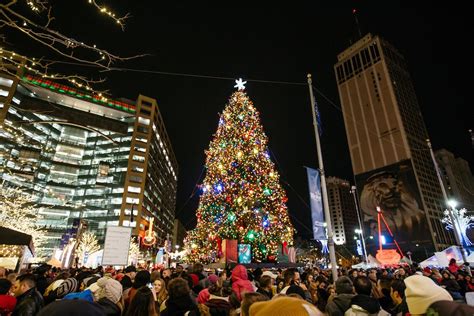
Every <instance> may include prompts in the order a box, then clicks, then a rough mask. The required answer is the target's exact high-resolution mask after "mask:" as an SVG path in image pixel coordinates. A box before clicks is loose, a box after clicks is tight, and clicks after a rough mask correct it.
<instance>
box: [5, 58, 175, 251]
mask: <svg viewBox="0 0 474 316" xmlns="http://www.w3.org/2000/svg"><path fill="white" fill-rule="evenodd" d="M2 54H3V55H6V54H8V53H7V52H5V51H3V52H2ZM6 57H8V56H6ZM16 58H19V57H18V56H17V57H16ZM5 60H8V59H7V58H2V61H1V63H2V65H1V66H2V69H7V67H10V64H8V63H6V62H5ZM19 62H21V60H19ZM14 68H15V69H17V72H16V73H13V72H11V71H2V72H0V104H1V107H0V181H5V184H6V185H12V186H18V187H21V188H23V189H24V190H25V191H28V192H29V193H31V194H32V195H33V196H34V197H35V199H36V201H37V202H36V203H37V205H38V208H39V215H40V216H41V219H40V220H39V224H40V225H41V226H42V227H43V228H44V229H46V230H47V232H48V242H47V245H45V247H44V248H45V249H44V251H45V252H48V253H49V254H50V253H51V251H53V250H54V249H56V248H58V247H60V246H61V244H62V243H63V244H64V243H65V242H67V239H68V233H69V232H70V231H71V229H72V226H73V222H74V219H76V222H77V219H81V220H83V221H85V222H87V227H88V229H89V230H92V231H94V232H95V233H96V235H97V237H98V239H99V241H103V239H104V237H105V235H104V234H105V230H106V227H107V226H117V225H121V226H129V227H132V228H133V231H132V234H134V235H137V236H141V237H144V236H145V235H146V232H147V231H148V228H149V226H150V223H152V222H153V229H152V232H153V235H154V236H153V237H154V238H155V240H156V243H157V244H158V245H159V244H160V243H162V242H163V241H164V239H165V238H166V236H167V234H172V232H173V224H174V212H175V204H176V188H177V175H178V165H177V161H176V158H175V156H174V153H173V149H172V146H171V142H170V140H169V138H168V135H167V133H166V129H165V126H164V123H163V119H162V117H161V115H160V111H159V107H158V105H157V102H156V100H154V99H152V98H148V97H146V96H143V95H139V96H138V98H137V101H136V102H133V101H130V100H124V99H120V100H119V99H117V100H114V99H111V98H105V97H102V96H100V95H96V94H93V93H91V92H89V91H86V90H80V89H76V88H73V87H71V86H67V85H63V84H60V83H58V82H55V81H51V80H48V79H44V78H41V77H37V76H34V75H31V74H29V73H27V72H25V71H24V68H22V67H20V66H18V67H14ZM152 219H153V220H152Z"/></svg>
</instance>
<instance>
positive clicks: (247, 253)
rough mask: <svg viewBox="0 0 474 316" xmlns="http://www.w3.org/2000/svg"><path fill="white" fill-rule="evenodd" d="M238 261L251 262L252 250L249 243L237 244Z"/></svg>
mask: <svg viewBox="0 0 474 316" xmlns="http://www.w3.org/2000/svg"><path fill="white" fill-rule="evenodd" d="M238 248H239V263H244V264H245V263H251V262H252V255H251V253H252V251H251V246H250V245H249V244H239V247H238Z"/></svg>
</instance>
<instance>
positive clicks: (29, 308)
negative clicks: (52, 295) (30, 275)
mask: <svg viewBox="0 0 474 316" xmlns="http://www.w3.org/2000/svg"><path fill="white" fill-rule="evenodd" d="M43 305H44V302H43V297H42V296H41V294H40V293H39V292H38V291H37V290H36V288H31V289H29V290H28V291H26V292H25V293H23V294H21V295H20V296H18V297H17V303H16V306H15V310H14V311H13V314H12V316H34V315H36V314H37V313H38V312H39V310H40V309H41V308H42V307H43Z"/></svg>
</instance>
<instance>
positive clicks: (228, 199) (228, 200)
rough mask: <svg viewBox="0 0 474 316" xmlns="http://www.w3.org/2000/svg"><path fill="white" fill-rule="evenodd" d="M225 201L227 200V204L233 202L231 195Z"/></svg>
mask: <svg viewBox="0 0 474 316" xmlns="http://www.w3.org/2000/svg"><path fill="white" fill-rule="evenodd" d="M225 200H226V202H227V203H230V202H232V198H231V197H230V195H228V196H227V197H226V198H225Z"/></svg>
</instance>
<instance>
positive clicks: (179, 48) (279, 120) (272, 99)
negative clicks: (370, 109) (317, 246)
mask: <svg viewBox="0 0 474 316" xmlns="http://www.w3.org/2000/svg"><path fill="white" fill-rule="evenodd" d="M175 2H176V4H171V5H170V4H166V5H163V4H161V3H162V1H109V3H114V4H113V6H111V7H112V8H113V10H114V12H115V13H117V14H121V13H122V14H125V13H127V12H129V13H130V14H131V15H132V17H131V18H130V19H129V20H128V21H127V24H126V30H125V32H122V31H121V30H120V28H119V27H117V25H116V24H114V23H113V21H110V20H108V19H106V18H105V17H104V16H101V15H100V14H99V13H97V11H96V10H95V9H93V8H92V7H91V6H89V5H87V1H76V0H68V1H54V3H56V4H55V11H53V12H55V13H56V17H57V20H55V21H54V22H53V24H52V25H53V27H55V28H57V29H60V30H61V31H63V32H64V33H66V34H70V35H73V37H75V38H77V39H80V40H82V41H84V42H89V43H94V44H97V45H98V46H100V47H102V48H105V49H107V50H109V51H111V52H113V53H116V54H119V55H122V56H129V55H134V54H143V53H146V54H150V55H149V56H147V57H143V58H140V59H136V60H133V61H129V62H126V63H122V64H117V65H116V66H117V67H124V68H133V69H142V70H151V71H161V72H172V73H183V74H195V75H205V76H216V77H227V78H239V77H242V78H244V79H246V80H248V81H249V83H248V84H247V93H248V95H249V96H250V98H251V99H252V100H253V102H254V104H255V106H256V107H257V109H258V110H259V111H260V113H261V120H262V123H263V127H264V130H265V132H266V134H267V136H268V137H269V146H270V150H271V153H272V160H273V161H274V162H276V166H277V168H278V171H279V172H280V174H281V177H282V180H283V181H284V183H283V186H284V188H285V190H286V191H287V194H288V197H289V201H288V206H289V210H290V216H291V218H292V221H293V223H294V225H295V227H296V228H297V230H298V231H299V233H300V235H302V236H304V237H309V236H310V235H311V231H310V227H311V221H310V212H309V209H308V207H307V206H306V203H309V197H308V189H307V180H306V173H305V170H304V168H303V166H311V167H316V166H317V161H316V147H315V140H314V132H313V129H312V118H311V108H310V104H309V96H308V87H307V86H305V85H285V84H276V83H262V82H252V81H251V79H257V80H266V81H286V82H298V83H305V82H306V74H307V73H308V72H310V73H312V74H313V78H314V85H315V86H316V87H317V88H318V89H319V90H320V91H321V92H322V93H323V94H324V95H325V96H326V97H327V98H328V99H330V100H331V102H332V103H334V104H331V103H330V102H328V101H327V100H326V99H325V98H323V96H321V95H320V94H317V95H316V98H317V101H318V102H319V106H320V112H321V117H322V122H323V136H322V146H323V155H324V159H325V166H326V173H327V175H333V176H338V177H342V178H345V179H348V180H350V181H351V182H353V175H352V168H351V163H350V157H349V152H348V149H347V140H346V134H345V130H344V123H343V119H342V113H341V112H340V110H338V109H337V107H339V97H338V94H337V86H336V81H335V76H334V70H333V66H334V64H335V63H336V60H337V54H338V53H340V52H341V51H342V50H344V49H345V48H347V47H348V46H349V44H350V42H351V40H352V41H353V40H354V38H355V36H356V35H357V27H356V25H355V22H354V18H353V15H352V9H353V8H354V7H356V8H357V10H358V19H359V24H360V29H361V32H362V34H363V35H364V34H365V33H367V32H371V33H372V34H376V35H380V36H382V37H384V38H385V39H387V40H388V41H389V42H391V43H392V44H393V45H394V46H395V47H397V48H398V50H399V51H400V52H401V53H402V54H403V55H404V56H405V58H406V60H407V63H408V66H409V71H410V73H411V75H412V78H413V80H414V85H415V90H416V92H417V96H418V100H419V103H420V106H421V111H422V114H423V116H424V119H425V123H426V125H427V128H428V132H429V135H430V137H431V140H432V143H433V146H434V148H435V149H438V148H442V147H444V148H447V149H448V150H450V151H452V152H454V153H455V155H456V156H462V157H463V158H465V159H467V160H469V161H471V166H472V146H471V140H470V135H469V133H468V129H469V128H473V126H472V117H473V115H472V112H470V111H469V108H470V107H471V108H472V97H471V96H470V94H471V93H472V92H471V90H472V89H471V87H470V85H471V83H472V78H471V77H470V75H471V74H472V71H473V62H472V58H471V51H470V50H469V49H468V47H470V45H471V43H470V42H471V41H472V39H473V38H474V36H473V29H474V28H473V25H472V17H471V11H470V10H469V9H468V8H467V7H462V6H466V5H467V4H464V3H461V4H459V3H458V4H457V5H456V6H455V7H454V6H449V4H444V5H443V6H436V5H433V4H432V3H430V2H425V1H404V2H400V3H399V2H397V1H390V2H386V1H357V2H341V3H340V4H339V5H338V6H336V5H333V6H329V5H327V4H322V3H315V2H316V1H304V4H299V3H298V2H294V3H285V5H278V4H276V2H268V4H261V5H260V4H259V5H257V4H255V3H257V1H254V3H253V4H246V3H244V2H237V1H234V2H227V1H225V2H226V4H225V5H224V4H220V5H218V6H207V5H205V4H204V3H203V2H202V1H199V2H198V1H194V2H193V3H192V4H185V3H184V2H183V1H175ZM301 2H303V1H301ZM310 3H311V4H310ZM12 36H14V38H15V39H18V40H17V41H14V42H12V44H13V46H14V47H17V50H18V52H19V53H22V52H23V53H25V54H29V55H30V56H36V57H41V56H47V57H49V58H54V57H55V56H54V55H52V54H47V52H46V51H44V50H43V49H41V48H40V47H39V46H38V45H31V44H29V42H28V40H26V39H25V38H24V37H18V36H15V35H14V34H13V35H12ZM61 70H62V71H64V72H81V73H84V74H87V75H89V76H93V77H101V78H103V77H107V82H106V83H105V84H103V85H102V86H101V87H100V88H105V89H108V90H109V91H110V93H111V94H112V95H113V96H114V97H125V98H129V99H132V100H135V99H136V98H137V95H138V94H139V93H141V94H144V95H147V96H150V97H153V98H156V99H157V101H158V104H159V107H160V111H161V114H162V116H163V118H164V121H165V125H166V128H167V131H168V134H169V136H170V138H171V142H172V144H173V148H174V152H175V154H176V157H177V160H178V163H179V176H178V198H177V213H176V216H177V217H178V218H179V219H180V220H181V221H182V222H183V224H185V226H186V228H188V229H190V228H192V227H194V225H195V216H194V214H195V210H196V208H197V205H198V194H196V195H194V196H193V197H192V198H190V196H191V193H192V192H193V191H194V190H195V186H196V184H198V179H199V177H200V175H201V172H202V170H203V164H204V161H205V155H204V150H206V149H207V148H208V145H209V142H210V141H211V138H212V134H213V133H214V132H215V131H216V129H217V123H218V113H219V112H221V111H222V110H223V109H224V106H225V104H226V103H227V100H228V98H229V97H230V95H231V93H232V92H233V91H234V88H233V86H234V82H233V81H231V80H223V79H206V78H198V77H186V76H177V75H176V76H174V75H164V74H153V73H142V72H130V71H121V72H118V71H112V72H108V73H98V72H97V71H96V70H95V69H93V68H83V69H78V68H77V67H74V66H62V69H61ZM468 85H469V87H468ZM469 113H471V114H469ZM203 177H204V174H202V176H201V181H202V179H203Z"/></svg>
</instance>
